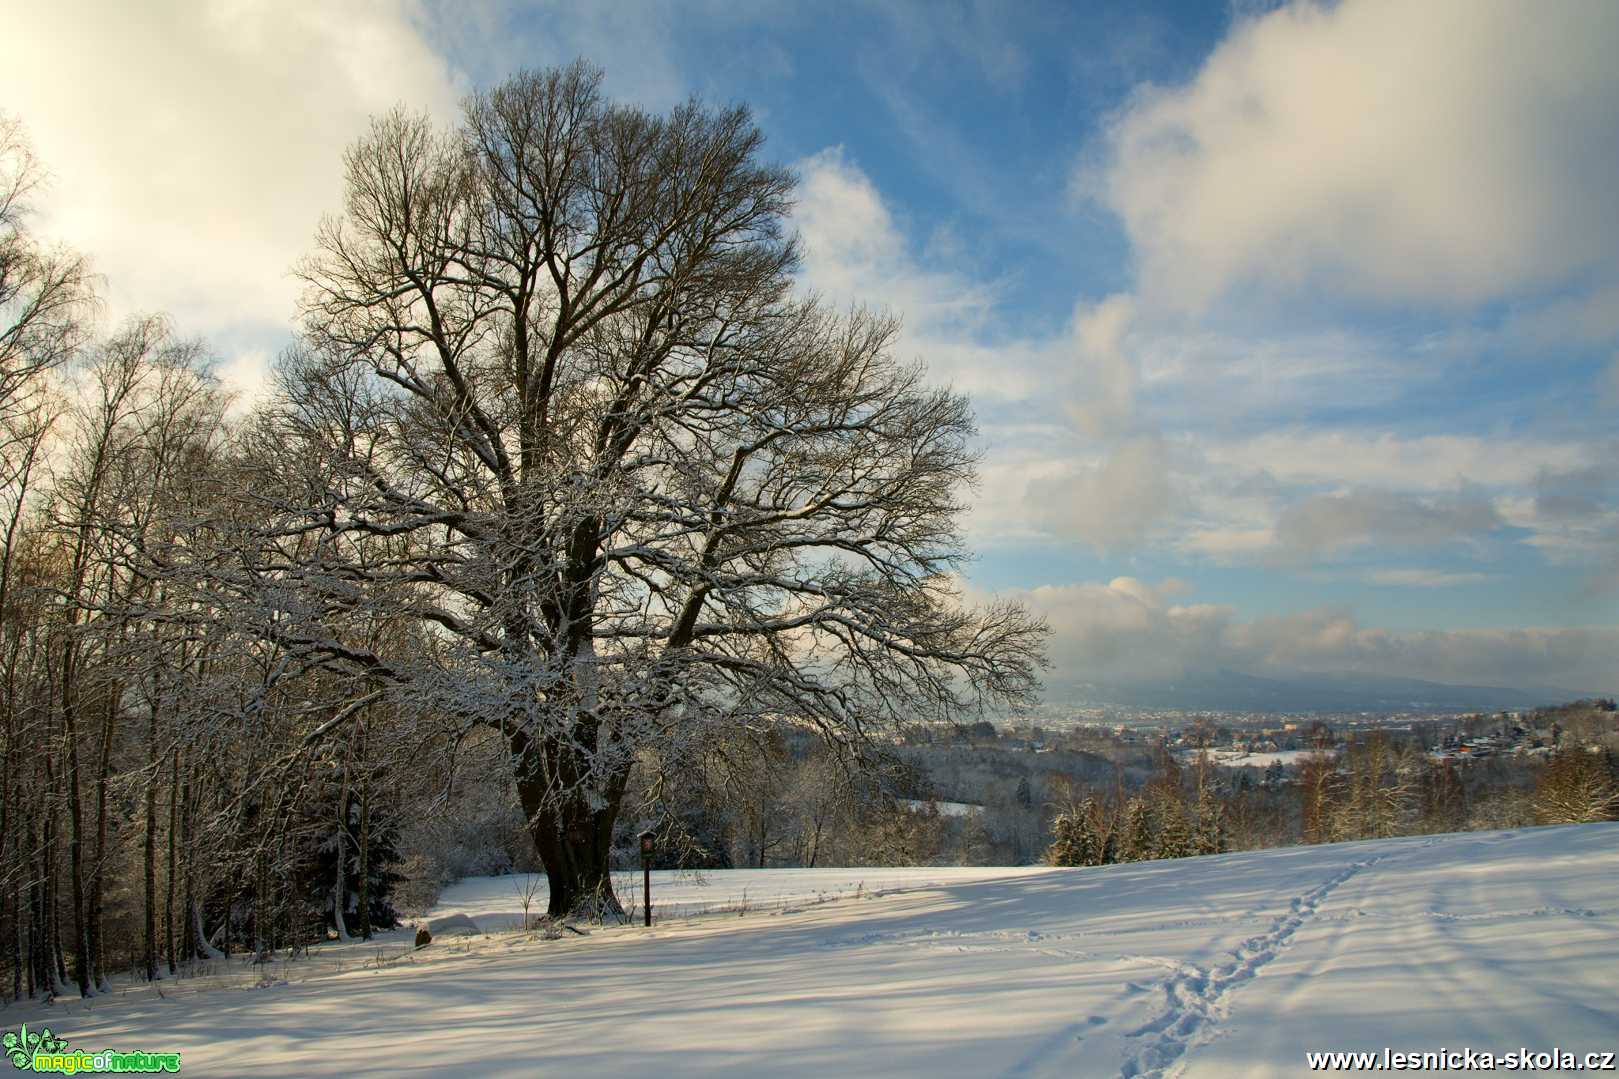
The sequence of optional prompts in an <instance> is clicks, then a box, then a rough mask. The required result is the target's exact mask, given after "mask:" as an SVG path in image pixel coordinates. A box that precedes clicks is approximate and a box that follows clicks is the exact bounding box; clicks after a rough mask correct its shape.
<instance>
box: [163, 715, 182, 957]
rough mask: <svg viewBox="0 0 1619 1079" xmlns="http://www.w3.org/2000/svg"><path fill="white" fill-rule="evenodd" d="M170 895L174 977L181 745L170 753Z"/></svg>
mask: <svg viewBox="0 0 1619 1079" xmlns="http://www.w3.org/2000/svg"><path fill="white" fill-rule="evenodd" d="M169 762H170V764H169V866H168V870H169V896H168V901H167V902H166V903H164V904H163V931H164V932H165V933H166V934H167V935H168V942H167V943H168V946H169V974H170V976H171V977H172V976H173V975H174V974H176V973H177V972H178V968H179V962H180V957H179V956H178V955H177V954H176V953H175V946H174V917H175V915H174V910H175V908H174V885H175V876H176V874H175V861H174V855H175V839H176V836H177V832H178V829H177V825H178V824H179V816H180V747H179V746H175V747H174V749H173V750H171V751H170V754H169Z"/></svg>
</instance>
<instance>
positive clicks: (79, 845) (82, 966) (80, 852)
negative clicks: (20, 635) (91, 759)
mask: <svg viewBox="0 0 1619 1079" xmlns="http://www.w3.org/2000/svg"><path fill="white" fill-rule="evenodd" d="M75 658H76V649H75V648H74V645H73V643H72V642H71V641H69V642H67V643H66V644H65V645H64V647H63V649H62V685H61V700H62V736H63V738H64V740H65V741H66V743H67V746H66V751H67V776H66V779H67V820H68V836H67V859H68V874H69V876H70V878H71V880H72V883H73V978H74V980H75V981H76V982H77V983H78V986H79V995H80V996H81V997H84V998H89V997H90V995H91V989H90V927H89V925H88V924H86V922H85V918H84V914H85V887H84V884H85V882H84V812H83V806H82V805H81V804H80V798H79V729H78V728H79V724H78V707H79V703H78V694H77V692H76V691H75V687H74V684H75V682H76V681H77V679H78V672H77V670H75V662H74V660H75Z"/></svg>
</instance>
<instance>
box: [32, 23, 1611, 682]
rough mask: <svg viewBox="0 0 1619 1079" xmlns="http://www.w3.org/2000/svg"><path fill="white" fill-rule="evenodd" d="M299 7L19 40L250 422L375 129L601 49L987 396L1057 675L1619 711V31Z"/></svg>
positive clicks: (104, 219)
mask: <svg viewBox="0 0 1619 1079" xmlns="http://www.w3.org/2000/svg"><path fill="white" fill-rule="evenodd" d="M322 7H323V6H321V5H306V6H297V5H294V6H292V7H290V8H289V7H287V6H285V5H279V6H277V5H255V4H222V5H208V6H203V7H197V6H193V5H185V4H178V5H172V6H166V5H153V6H151V7H146V6H141V7H139V8H136V9H128V8H124V7H122V6H112V5H103V6H97V5H84V6H81V5H76V4H60V5H31V6H30V7H29V8H28V9H25V11H24V13H23V14H22V16H21V18H22V24H23V26H22V32H21V33H20V34H9V35H8V40H7V41H6V42H4V43H0V108H4V109H7V110H8V111H11V112H14V113H16V114H17V115H19V116H20V117H21V118H22V119H23V121H24V122H25V124H27V125H28V129H29V131H30V134H31V136H32V137H33V140H34V143H35V147H36V150H37V151H38V153H39V155H40V157H41V158H42V159H43V160H44V161H45V163H46V164H47V165H49V166H50V167H51V168H52V170H53V172H54V173H55V174H56V178H57V182H56V183H55V184H54V186H53V188H52V190H51V193H50V196H49V199H48V200H47V201H46V203H45V205H44V206H43V207H42V209H43V210H44V214H43V220H44V222H45V224H46V225H47V226H48V227H49V228H50V229H52V230H54V231H55V233H56V234H57V235H59V236H61V237H62V238H63V239H64V240H66V241H68V242H71V243H73V244H74V245H75V246H78V247H79V248H81V249H82V250H84V251H86V252H88V253H89V254H90V255H91V256H92V257H93V258H95V259H96V261H97V264H98V266H100V267H101V268H102V270H103V272H104V273H105V275H106V278H107V284H108V289H107V291H108V301H109V302H108V307H109V316H110V317H116V316H117V315H119V314H122V313H128V312H131V311H135V310H149V309H162V310H168V311H170V312H172V313H173V315H174V317H175V320H176V323H177V325H178V327H179V328H180V329H181V330H182V332H187V333H192V334H198V335H202V336H204V337H206V338H207V340H208V341H209V342H210V343H211V344H212V345H213V347H214V348H215V350H216V351H217V352H218V353H219V355H220V356H221V360H222V371H223V373H224V375H225V377H226V378H227V380H228V381H230V382H231V383H232V384H233V385H236V386H238V387H239V388H241V389H242V390H243V391H244V393H246V394H248V395H249V396H250V395H251V393H252V392H253V391H254V389H255V388H256V387H257V386H258V385H259V384H260V381H261V379H262V375H263V371H264V370H265V367H266V364H267V362H268V360H269V358H270V357H271V356H273V355H274V353H275V352H276V351H277V350H278V349H279V348H280V347H281V345H282V344H283V343H284V341H285V339H286V329H285V328H286V326H288V325H289V324H290V322H291V316H292V310H293V307H294V303H295V298H296V296H295V291H294V289H293V287H292V285H291V282H290V281H289V280H288V278H287V276H286V270H287V268H288V267H289V266H290V265H291V263H292V261H293V260H295V259H296V258H297V257H298V255H299V254H301V253H302V252H303V251H304V250H306V249H307V246H308V240H309V237H310V236H311V235H312V233H313V229H314V224H315V221H316V220H318V217H319V215H320V214H321V213H323V212H330V211H332V210H334V209H336V207H337V204H338V202H337V200H338V184H339V178H340V173H339V169H340V155H341V150H342V147H343V146H344V145H346V144H347V143H348V142H349V141H351V140H352V139H353V138H354V137H355V136H356V135H357V134H358V133H359V132H360V131H361V130H362V129H363V126H364V123H365V118H366V117H367V116H368V115H370V114H373V113H375V112H377V111H380V110H381V109H383V108H386V107H388V106H389V105H391V104H393V103H394V102H396V101H405V102H407V103H410V104H412V105H414V106H416V107H419V108H422V109H425V110H427V111H429V112H431V113H433V114H434V115H435V116H438V117H441V118H442V119H444V120H445V121H447V122H448V121H450V120H452V119H453V117H454V111H455V105H456V102H457V100H458V99H459V98H460V96H461V95H462V94H464V93H465V92H466V91H467V90H468V89H470V88H472V87H477V86H486V85H490V84H492V83H493V82H495V81H497V80H498V79H499V78H501V77H502V76H503V75H505V74H507V73H509V72H511V71H512V70H515V69H516V68H518V67H520V66H523V65H545V64H551V63H558V62H566V61H568V60H571V59H573V58H574V57H576V56H585V57H586V58H588V59H590V60H592V61H594V62H595V63H597V64H599V65H601V66H602V67H603V68H604V70H605V72H606V84H607V87H608V90H609V92H610V93H612V94H613V95H614V96H615V97H618V98H620V99H623V100H628V101H633V102H637V103H639V104H642V105H644V106H645V107H647V108H649V109H652V110H659V109H664V108H667V107H668V106H669V105H671V104H673V103H675V102H677V101H680V100H682V99H684V98H685V97H687V96H689V95H693V94H696V95H699V96H701V97H703V98H705V99H707V100H709V101H712V102H716V103H729V102H734V101H740V102H746V103H747V104H749V105H750V106H751V107H752V108H753V110H754V112H755V116H756V117H757V119H758V121H759V123H760V125H761V127H762V128H763V129H764V131H765V132H766V135H767V137H768V143H767V153H768V154H769V155H770V156H772V157H774V158H775V159H777V160H780V161H784V162H788V163H790V164H792V165H793V166H794V167H795V168H796V169H797V170H798V172H799V175H800V177H801V180H802V183H801V188H800V192H799V201H798V207H797V210H796V212H795V220H794V225H795V227H796V228H797V229H798V230H799V232H800V234H801V236H802V238H803V240H804V244H805V251H806V258H805V265H804V283H805V286H806V287H807V288H811V289H814V290H816V291H818V292H820V293H821V294H823V295H824V296H826V297H827V298H828V299H829V300H831V301H833V302H836V303H840V304H849V303H865V304H868V305H872V306H877V307H884V308H887V309H889V310H892V311H894V312H896V313H898V314H899V315H901V316H902V317H903V318H904V320H905V327H906V328H905V331H904V336H903V339H902V341H901V343H900V347H901V348H902V349H903V350H904V351H905V352H906V353H908V354H910V355H914V356H916V357H918V358H920V359H922V360H924V361H925V362H927V363H928V364H929V365H930V367H931V369H932V371H933V373H934V376H935V377H936V378H938V379H939V380H941V381H948V382H950V383H952V384H953V385H955V386H956V387H957V388H959V389H961V390H962V391H963V392H966V393H968V394H970V395H971V396H972V397H973V400H974V402H975V405H976V408H977V411H978V416H979V420H980V425H981V428H982V434H983V439H984V446H985V451H986V456H985V460H984V465H983V470H982V471H983V482H982V484H981V486H980V488H979V490H978V492H977V493H976V495H975V499H974V508H973V511H972V512H971V514H970V515H969V517H968V519H967V521H966V526H967V531H968V535H969V537H970V539H971V542H972V545H973V546H974V548H975V550H976V551H977V552H978V558H977V560H976V561H975V562H974V563H973V565H972V566H971V567H970V568H969V570H968V573H967V575H966V580H965V582H964V583H965V585H966V587H967V589H968V591H969V593H971V594H984V593H988V592H991V591H1001V592H1013V593H1016V594H1019V595H1022V596H1023V597H1024V598H1026V599H1027V600H1028V602H1030V603H1031V604H1033V605H1034V606H1036V607H1038V608H1040V609H1041V610H1042V611H1044V612H1046V613H1047V615H1048V616H1049V617H1050V619H1051V621H1052V624H1053V627H1054V629H1055V631H1056V635H1055V637H1054V640H1053V659H1054V661H1055V664H1056V666H1057V672H1056V673H1058V674H1060V675H1061V676H1063V677H1098V678H1112V677H1121V678H1123V677H1159V676H1165V675H1169V674H1173V673H1176V672H1178V671H1180V670H1184V669H1187V668H1195V667H1208V666H1233V667H1239V668H1241V669H1244V670H1251V671H1256V672H1259V673H1289V672H1296V671H1301V670H1302V671H1309V670H1334V671H1337V670H1359V671H1367V672H1376V673H1387V674H1401V675H1412V676H1418V677H1433V678H1436V679H1440V680H1451V681H1465V682H1480V683H1492V684H1506V683H1513V684H1532V685H1543V686H1563V687H1568V688H1572V689H1576V690H1604V691H1611V690H1613V689H1614V688H1615V687H1616V685H1619V675H1616V671H1619V489H1616V486H1615V480H1614V473H1615V471H1616V469H1615V468H1614V465H1615V462H1616V457H1619V422H1616V421H1615V410H1616V409H1619V202H1616V201H1615V200H1614V198H1613V197H1612V195H1611V192H1610V188H1611V186H1612V182H1613V181H1612V178H1613V177H1614V176H1619V125H1615V124H1614V123H1613V120H1612V118H1613V116H1615V115H1619V65H1614V64H1613V63H1612V59H1611V58H1612V56H1613V54H1614V53H1615V51H1616V50H1619V6H1616V5H1613V4H1611V3H1607V2H1606V0H1592V2H1577V0H1564V2H1560V3H1559V4H1556V5H1549V6H1543V5H1532V4H1528V3H1521V4H1508V3H1477V2H1473V0H1454V2H1452V0H1431V2H1425V3H1423V4H1420V5H1413V4H1409V3H1394V2H1377V0H1343V2H1341V3H1338V4H1333V5H1317V4H1309V3H1306V4H1294V5H1282V6H1276V5H1247V4H1244V5H1239V6H1237V7H1226V6H1222V5H1219V4H1158V5H1154V4H1134V3H1131V4H1124V3H1120V4H1111V5H1103V4H1086V5H1071V4H1034V3H1025V4H1016V5H1012V4H1005V5H999V4H944V3H925V4H924V3H917V4H902V3H894V4H874V5H855V4H841V3H839V4H832V3H816V4H809V3H806V4H797V5H789V4H746V5H725V4H718V3H681V4H614V5H602V6H591V5H578V4H557V5H549V4H548V5H522V4H511V5H503V4H482V5H459V4H455V5H452V4H443V5H420V6H418V5H397V4H355V5H349V6H342V7H341V9H340V10H333V9H331V8H328V9H326V10H322ZM64 86H66V87H67V89H66V91H65V92H64V90H63V87H64ZM115 87H116V92H114V88H115ZM222 252H229V258H230V266H229V268H228V269H224V270H222V269H221V267H220V259H221V253H222Z"/></svg>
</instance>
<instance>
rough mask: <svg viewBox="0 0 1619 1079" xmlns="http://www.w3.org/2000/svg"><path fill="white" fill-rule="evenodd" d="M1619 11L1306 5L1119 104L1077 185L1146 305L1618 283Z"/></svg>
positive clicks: (1419, 297) (1464, 299) (1598, 1)
mask: <svg viewBox="0 0 1619 1079" xmlns="http://www.w3.org/2000/svg"><path fill="white" fill-rule="evenodd" d="M1616 41H1619V5H1614V4H1612V3H1609V2H1607V0H1564V2H1561V3H1557V4H1552V5H1533V4H1506V3H1482V4H1481V3H1476V2H1473V0H1425V2H1423V3H1418V4H1410V3H1402V2H1398V0H1343V2H1341V3H1336V4H1330V5H1329V4H1318V3H1310V2H1303V3H1296V4H1292V5H1289V6H1287V7H1285V8H1282V9H1280V10H1278V11H1275V12H1272V13H1269V14H1266V15H1264V16H1262V17H1258V18H1253V19H1251V20H1246V21H1242V22H1239V23H1238V25H1237V27H1236V28H1235V29H1234V30H1233V32H1232V33H1231V34H1230V35H1229V36H1228V37H1227V38H1226V40H1225V41H1223V42H1222V43H1221V44H1220V46H1219V47H1218V48H1217V49H1216V50H1215V52H1214V54H1213V55H1212V56H1211V57H1210V58H1209V59H1208V61H1207V62H1206V63H1205V64H1204V65H1203V67H1202V69H1201V70H1200V71H1199V73H1198V74H1197V76H1196V77H1195V78H1194V79H1193V80H1192V81H1191V82H1190V83H1188V84H1187V85H1184V86H1180V87H1172V88H1149V89H1146V90H1144V91H1142V92H1140V93H1138V95H1137V96H1136V98H1135V99H1133V100H1132V101H1131V102H1130V103H1129V105H1128V106H1127V107H1126V108H1125V109H1124V110H1122V111H1121V112H1120V113H1119V114H1118V116H1117V117H1116V119H1115V122H1114V123H1113V124H1112V126H1111V128H1110V131H1109V134H1108V136H1107V153H1106V154H1105V155H1104V156H1105V163H1104V164H1103V165H1102V166H1101V167H1100V170H1099V171H1095V172H1091V173H1088V174H1086V175H1084V176H1082V177H1081V186H1082V188H1083V189H1085V190H1088V191H1090V192H1091V193H1093V194H1094V195H1096V196H1097V197H1099V198H1100V199H1101V200H1102V201H1103V202H1104V203H1105V204H1106V205H1107V206H1109V207H1110V208H1111V209H1113V210H1114V211H1115V212H1117V213H1118V214H1119V216H1120V217H1121V219H1122V220H1123V222H1124V225H1125V228H1126V230H1127V232H1128V234H1129V236H1130V239H1131V241H1132V243H1133V244H1134V247H1135V252H1136V257H1137V260H1138V269H1139V274H1140V286H1141V288H1142V290H1143V295H1144V296H1145V297H1146V298H1148V299H1150V300H1151V301H1153V302H1154V303H1155V304H1157V305H1163V306H1176V307H1186V308H1191V309H1201V308H1204V307H1206V306H1207V305H1208V304H1209V303H1210V302H1211V301H1213V300H1214V299H1215V298H1216V297H1218V296H1220V295H1221V294H1222V293H1225V292H1227V291H1228V290H1230V289H1231V288H1233V287H1234V286H1237V285H1240V284H1243V283H1258V284H1261V285H1265V286H1271V287H1274V288H1277V289H1280V290H1284V291H1286V290H1291V289H1294V288H1298V287H1301V286H1312V285H1330V286H1333V287H1336V288H1339V289H1343V290H1347V291H1349V292H1352V293H1354V294H1357V295H1360V296H1363V297H1371V298H1376V299H1392V300H1396V301H1399V302H1401V303H1408V302H1411V301H1414V300H1415V301H1433V302H1439V303H1458V302H1459V303H1472V302H1479V301H1486V300H1492V299H1497V298H1502V297H1508V296H1512V295H1516V294H1518V293H1520V292H1522V291H1524V290H1534V289H1542V288H1546V287H1553V286H1557V285H1561V284H1565V283H1567V282H1569V281H1570V280H1572V279H1573V277H1574V276H1575V275H1578V274H1582V273H1590V272H1600V273H1605V274H1610V275H1611V273H1612V271H1613V270H1614V268H1615V260H1616V253H1619V214H1615V213H1614V212H1613V203H1612V197H1611V188H1612V177H1613V176H1614V175H1619V139H1615V138H1614V135H1613V132H1614V126H1613V117H1614V115H1615V114H1616V112H1619V65H1616V64H1615V63H1614V62H1613V48H1614V43H1615V42H1616Z"/></svg>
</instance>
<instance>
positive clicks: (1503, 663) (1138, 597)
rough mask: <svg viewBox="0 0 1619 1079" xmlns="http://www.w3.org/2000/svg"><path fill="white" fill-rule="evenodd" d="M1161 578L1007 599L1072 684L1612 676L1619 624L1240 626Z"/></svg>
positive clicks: (1584, 685)
mask: <svg viewBox="0 0 1619 1079" xmlns="http://www.w3.org/2000/svg"><path fill="white" fill-rule="evenodd" d="M1177 583H1178V582H1177ZM1167 584H1169V582H1164V583H1162V584H1159V585H1157V586H1154V585H1152V584H1150V583H1148V582H1144V581H1140V580H1137V579H1135V578H1130V577H1121V578H1116V579H1114V580H1112V581H1110V582H1108V583H1106V584H1098V583H1080V584H1070V585H1053V586H1045V587H1041V588H1034V589H1029V590H1027V591H1024V592H1021V593H1018V595H1019V598H1021V599H1023V600H1024V601H1025V602H1026V603H1028V604H1029V606H1030V607H1031V608H1033V609H1035V610H1037V611H1039V612H1040V613H1042V614H1044V615H1045V616H1046V618H1047V619H1048V620H1049V622H1050V624H1051V627H1052V641H1051V654H1052V659H1053V661H1054V666H1055V668H1056V669H1057V670H1059V671H1062V672H1064V673H1065V674H1066V675H1067V676H1069V677H1072V678H1079V679H1089V680H1100V681H1123V682H1128V681H1139V680H1150V679H1168V678H1174V677H1177V676H1179V675H1180V674H1182V673H1184V672H1186V671H1207V670H1214V669H1218V668H1231V669H1235V670H1244V671H1250V672H1253V673H1257V674H1268V675H1272V676H1289V675H1299V674H1308V673H1312V672H1349V673H1361V674H1369V675H1391V676H1402V677H1410V678H1422V679H1428V680H1432V681H1439V682H1452V683H1461V684H1476V685H1522V686H1560V687H1566V688H1568V689H1572V690H1576V691H1611V689H1612V688H1613V685H1614V678H1615V672H1616V671H1619V629H1615V628H1611V627H1610V628H1590V629H1584V628H1522V629H1478V630H1455V631H1434V632H1412V633H1400V632H1395V631H1391V630H1386V629H1381V628H1377V627H1370V626H1363V625H1361V624H1360V622H1359V620H1358V619H1357V618H1356V617H1355V616H1354V615H1353V614H1351V613H1350V612H1347V611H1343V610H1336V609H1330V608H1319V609H1312V610H1303V611H1296V612H1291V613H1288V614H1282V615H1267V616H1262V617H1259V618H1255V619H1252V620H1249V621H1243V620H1242V619H1240V618H1239V617H1238V616H1237V614H1236V612H1235V611H1234V610H1233V609H1232V608H1230V607H1227V606H1223V605H1217V604H1187V603H1177V602H1174V599H1175V597H1177V596H1179V595H1180V594H1182V593H1183V592H1184V588H1181V587H1177V588H1173V589H1171V588H1166V587H1165V585H1167Z"/></svg>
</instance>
